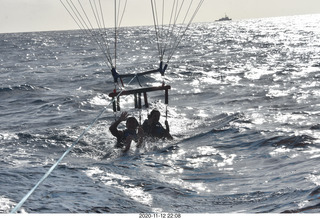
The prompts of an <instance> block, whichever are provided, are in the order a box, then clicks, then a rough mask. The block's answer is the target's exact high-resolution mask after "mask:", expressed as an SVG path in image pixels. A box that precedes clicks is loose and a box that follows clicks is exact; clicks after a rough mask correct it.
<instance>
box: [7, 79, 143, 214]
mask: <svg viewBox="0 0 320 219" xmlns="http://www.w3.org/2000/svg"><path fill="white" fill-rule="evenodd" d="M135 77H137V75H135V76H134V77H133V78H132V79H131V80H130V82H129V83H128V85H129V84H130V83H131V82H132V81H133V80H134V78H135ZM123 91H124V90H122V91H121V92H120V93H119V94H118V96H117V97H119V96H120V95H121V93H122V92H123ZM115 99H117V98H115ZM113 101H114V100H112V101H111V102H110V103H109V105H111V103H112V102H113ZM109 105H108V106H109ZM106 110H107V107H104V108H103V109H102V110H101V112H100V113H99V114H98V116H97V117H96V118H95V119H94V120H93V121H92V123H91V124H90V125H89V126H88V127H87V128H86V129H85V130H84V131H83V132H82V133H81V135H80V136H79V137H78V138H77V140H76V141H75V142H73V144H72V145H71V147H70V148H68V150H67V151H66V152H64V154H63V155H62V156H61V157H60V158H59V160H58V161H57V162H56V163H55V164H54V165H53V166H52V167H51V168H50V169H49V170H48V171H47V172H46V174H44V176H43V177H42V178H41V179H40V180H39V182H38V183H37V184H36V185H35V186H34V187H33V188H32V189H31V190H30V191H29V192H28V193H27V194H26V195H25V196H24V197H23V198H22V199H21V201H20V202H19V203H18V204H17V205H16V206H15V207H14V208H13V209H12V211H11V214H14V213H17V211H18V210H19V209H20V208H21V207H22V205H23V204H24V202H25V201H27V199H28V198H29V197H30V195H31V194H32V193H33V192H34V191H35V190H36V189H37V188H38V187H39V186H40V184H41V183H43V181H44V180H45V179H46V178H47V177H48V176H49V175H50V174H51V173H52V171H53V170H54V169H55V168H56V167H57V166H58V165H59V163H60V162H61V161H62V160H63V158H65V156H67V155H68V154H69V153H70V151H71V150H72V149H73V148H74V147H75V146H76V144H77V143H78V142H79V141H80V140H81V139H82V138H83V136H84V135H85V134H86V133H87V132H88V131H89V130H90V129H91V128H92V126H93V125H94V124H95V123H96V122H97V121H98V119H99V118H100V117H101V115H102V114H103V113H104V112H105V111H106Z"/></svg>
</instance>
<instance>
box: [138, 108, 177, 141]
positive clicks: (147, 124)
mask: <svg viewBox="0 0 320 219" xmlns="http://www.w3.org/2000/svg"><path fill="white" fill-rule="evenodd" d="M159 120H160V112H159V110H157V109H154V110H152V111H151V113H150V115H148V119H146V120H145V121H144V123H143V125H142V128H143V131H144V135H145V136H148V137H154V138H162V139H169V140H172V139H173V137H172V136H171V134H170V128H169V124H168V121H167V120H166V121H165V126H166V128H164V127H163V126H162V125H161V123H160V122H159Z"/></svg>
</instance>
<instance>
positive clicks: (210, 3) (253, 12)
mask: <svg viewBox="0 0 320 219" xmlns="http://www.w3.org/2000/svg"><path fill="white" fill-rule="evenodd" d="M102 1H111V2H113V0H102ZM166 1H169V0H166ZM112 10H113V9H112ZM225 13H226V14H227V15H228V16H229V17H231V18H232V19H233V20H240V19H254V18H264V17H279V16H291V15H303V14H320V0H205V2H204V3H203V6H202V8H201V9H200V11H199V13H198V15H197V17H196V19H195V22H212V21H214V20H216V19H219V18H221V17H223V16H224V15H225ZM152 22H153V20H152V12H151V7H150V0H128V6H127V10H126V13H125V17H124V19H123V22H122V26H141V25H152ZM68 29H78V27H77V26H76V24H75V22H74V21H73V20H72V18H71V17H70V15H69V14H68V13H67V12H66V10H65V9H64V7H63V6H62V4H61V3H60V0H0V33H11V32H33V31H50V30H68Z"/></svg>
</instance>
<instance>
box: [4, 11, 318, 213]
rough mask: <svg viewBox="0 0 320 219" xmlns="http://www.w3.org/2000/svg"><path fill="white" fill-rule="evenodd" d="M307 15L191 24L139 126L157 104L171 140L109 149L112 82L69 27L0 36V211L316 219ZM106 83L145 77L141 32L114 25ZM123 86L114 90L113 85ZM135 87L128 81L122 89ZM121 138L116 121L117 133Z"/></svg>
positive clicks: (314, 110) (155, 78)
mask: <svg viewBox="0 0 320 219" xmlns="http://www.w3.org/2000/svg"><path fill="white" fill-rule="evenodd" d="M319 25H320V15H319V14H318V15H303V16H290V17H276V18H263V19H252V20H239V21H231V22H212V23H197V24H193V25H192V26H191V27H190V30H189V32H188V33H187V35H186V37H185V38H184V40H183V41H182V42H181V44H180V46H179V48H178V50H177V52H176V53H175V55H174V57H173V59H172V60H171V61H170V63H169V68H168V70H167V72H166V75H165V77H164V78H162V77H161V75H160V74H159V73H155V74H153V75H146V76H141V77H140V78H139V79H140V82H141V84H142V85H143V86H159V85H161V84H162V82H163V81H165V83H166V84H167V85H171V87H172V88H171V90H170V91H169V104H168V106H166V105H165V104H164V92H161V91H159V92H153V93H150V94H149V102H150V108H149V109H142V110H137V109H134V107H133V105H134V104H133V103H134V101H133V98H132V97H131V96H128V97H124V98H121V108H122V111H128V112H129V113H130V114H131V115H133V116H135V117H137V118H139V116H140V115H141V118H142V122H143V120H144V119H145V118H146V117H147V114H148V113H149V112H150V111H151V109H153V108H158V109H159V110H160V112H161V114H162V117H161V123H162V124H164V120H165V113H166V107H167V109H168V121H169V124H170V129H171V134H172V135H173V137H174V140H172V141H163V140H159V141H150V140H146V141H145V143H144V147H143V148H140V149H137V148H136V147H135V146H134V145H133V146H132V147H131V149H130V151H129V152H128V153H126V154H124V153H122V152H121V151H120V150H119V149H115V148H114V145H115V138H114V137H113V136H112V135H111V133H110V132H109V126H110V125H111V123H112V122H113V121H114V120H115V117H118V116H119V115H120V113H117V114H114V113H113V111H112V105H111V104H110V103H111V99H110V98H109V97H108V94H109V93H110V92H112V91H113V89H114V83H113V79H112V76H111V73H110V70H109V69H108V67H107V66H106V63H105V58H104V56H103V55H102V53H101V51H100V49H99V48H98V47H97V46H96V44H95V42H94V41H93V40H92V39H90V38H88V37H86V36H85V35H84V34H83V33H82V32H81V31H79V30H73V31H53V32H32V33H9V34H0V124H1V126H0V164H1V165H0V213H9V212H10V211H11V210H12V209H13V208H14V206H16V204H17V203H18V202H19V201H20V200H21V199H22V198H23V197H24V196H25V195H26V194H27V193H28V192H29V191H30V189H31V188H32V187H33V186H34V185H35V184H36V183H37V182H38V181H39V180H40V178H41V177H42V176H43V175H44V174H45V173H46V172H47V171H48V170H49V169H50V167H51V166H52V165H53V164H54V163H55V162H56V161H57V160H58V159H59V158H60V157H61V155H62V154H63V153H64V152H65V151H66V150H67V149H68V148H69V147H70V146H71V145H72V144H73V142H75V140H76V139H77V138H78V137H79V136H80V135H81V133H82V132H83V131H84V130H85V129H86V128H87V127H88V126H89V125H90V124H92V122H93V121H94V119H95V118H97V116H98V115H99V113H100V112H101V111H102V110H103V109H104V108H105V107H106V108H107V110H106V112H105V113H103V115H102V116H101V117H99V119H98V121H97V122H96V123H95V124H94V125H93V127H92V128H90V129H89V131H88V132H87V133H86V134H85V135H84V137H83V138H82V139H81V140H80V141H79V143H78V144H77V145H76V146H75V148H74V149H73V150H72V151H71V152H70V153H69V154H68V155H67V156H66V157H65V158H64V159H63V160H62V162H61V163H60V165H59V166H58V167H57V168H56V169H55V170H54V171H53V172H52V174H50V176H49V177H48V178H47V179H46V180H45V181H44V182H43V183H42V184H41V185H40V186H39V187H38V188H37V189H36V190H35V192H34V193H33V194H32V195H31V196H30V197H29V199H28V200H27V201H26V202H25V203H24V205H23V206H22V208H21V209H20V211H19V212H25V213H145V212H169V213H170V212H172V213H282V212H288V213H289V212H291V213H297V212H303V213H319V212H320V26H319ZM119 42H120V43H119V48H118V51H119V53H118V59H117V60H118V61H117V67H118V71H119V73H120V74H122V73H136V72H142V71H144V70H150V69H153V68H157V66H158V62H159V61H158V56H157V48H156V43H155V42H156V39H155V35H154V29H153V27H130V28H123V29H121V33H120V41H119ZM127 83H129V79H126V80H125V84H127ZM136 84H137V81H136V80H134V81H132V83H131V84H130V85H128V86H127V87H126V89H131V88H133V87H134V86H135V85H136ZM120 128H124V125H123V124H122V125H120Z"/></svg>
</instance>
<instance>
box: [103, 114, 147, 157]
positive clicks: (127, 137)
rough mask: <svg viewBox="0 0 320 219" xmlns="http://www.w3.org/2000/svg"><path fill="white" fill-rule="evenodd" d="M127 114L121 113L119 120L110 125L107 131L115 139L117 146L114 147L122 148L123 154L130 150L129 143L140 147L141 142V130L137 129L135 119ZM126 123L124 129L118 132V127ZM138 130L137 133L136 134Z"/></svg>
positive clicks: (137, 125) (137, 124)
mask: <svg viewBox="0 0 320 219" xmlns="http://www.w3.org/2000/svg"><path fill="white" fill-rule="evenodd" d="M128 115H129V114H128V113H127V112H123V113H121V116H120V118H119V119H118V120H117V121H115V122H114V123H112V124H111V126H110V128H109V130H110V132H111V134H112V135H113V136H115V137H116V138H117V144H116V145H115V147H117V148H123V152H127V151H128V150H129V149H130V146H131V142H132V141H135V142H137V144H136V147H140V146H141V144H142V141H143V136H144V134H143V130H142V128H141V127H139V123H138V121H137V119H136V118H134V117H129V118H128ZM123 121H126V129H125V130H118V125H119V124H120V123H121V122H123ZM137 129H138V132H137Z"/></svg>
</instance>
